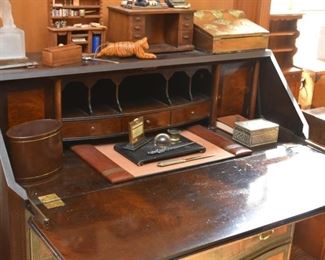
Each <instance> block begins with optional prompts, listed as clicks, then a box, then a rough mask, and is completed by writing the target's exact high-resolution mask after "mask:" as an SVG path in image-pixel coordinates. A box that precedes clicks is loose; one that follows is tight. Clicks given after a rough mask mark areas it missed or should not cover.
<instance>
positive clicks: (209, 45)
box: [193, 9, 269, 53]
mask: <svg viewBox="0 0 325 260" xmlns="http://www.w3.org/2000/svg"><path fill="white" fill-rule="evenodd" d="M193 37H194V38H193V41H194V45H195V46H196V48H198V49H200V50H203V51H207V52H210V53H227V52H236V51H244V50H252V49H265V48H267V47H268V41H269V31H268V30H266V29H265V28H263V27H262V26H260V25H258V24H255V23H254V22H252V21H250V20H249V19H247V18H246V16H245V13H244V12H243V11H241V10H232V9H231V10H200V11H197V12H195V13H194V35H193Z"/></svg>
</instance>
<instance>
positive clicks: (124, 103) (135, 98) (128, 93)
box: [118, 73, 169, 112]
mask: <svg viewBox="0 0 325 260" xmlns="http://www.w3.org/2000/svg"><path fill="white" fill-rule="evenodd" d="M166 88H167V84H166V80H165V78H164V77H163V76H162V75H161V74H160V73H150V74H139V75H131V76H127V77H126V78H124V79H123V80H122V82H121V84H120V85H119V86H118V100H119V102H120V104H121V108H122V112H139V111H146V110H152V109H159V108H163V107H166V106H168V104H169V102H168V97H167V94H166V93H167V91H166Z"/></svg>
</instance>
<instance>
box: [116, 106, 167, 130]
mask: <svg viewBox="0 0 325 260" xmlns="http://www.w3.org/2000/svg"><path fill="white" fill-rule="evenodd" d="M135 118H136V116H127V117H124V118H123V123H122V130H123V132H127V131H128V129H129V122H131V121H132V120H133V119H135ZM143 121H144V129H145V130H147V129H158V128H162V127H167V126H169V124H170V112H169V111H163V112H159V113H154V114H146V115H143Z"/></svg>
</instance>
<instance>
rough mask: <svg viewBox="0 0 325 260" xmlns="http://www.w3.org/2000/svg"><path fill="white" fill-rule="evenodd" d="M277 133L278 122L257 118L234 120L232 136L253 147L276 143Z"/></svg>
mask: <svg viewBox="0 0 325 260" xmlns="http://www.w3.org/2000/svg"><path fill="white" fill-rule="evenodd" d="M278 134H279V125H278V124H275V123H273V122H270V121H267V120H264V119H262V118H259V119H253V120H247V121H241V122H235V128H234V133H233V136H232V138H233V139H234V140H235V141H237V142H239V143H241V144H243V145H246V146H248V147H255V146H260V145H265V144H272V143H276V142H277V141H278Z"/></svg>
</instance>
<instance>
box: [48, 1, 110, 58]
mask: <svg viewBox="0 0 325 260" xmlns="http://www.w3.org/2000/svg"><path fill="white" fill-rule="evenodd" d="M79 3H80V5H72V1H71V2H68V4H66V2H65V1H63V0H56V1H53V0H48V7H49V26H48V30H49V33H50V35H51V37H49V43H48V46H57V45H58V44H70V43H75V44H78V45H81V46H82V52H83V53H93V52H95V50H97V48H98V46H99V45H100V44H101V43H103V42H106V29H107V28H106V26H103V25H101V23H102V11H101V7H102V0H79ZM56 4H60V5H56ZM81 10H83V13H81ZM80 14H82V15H80ZM90 23H97V24H99V25H100V26H99V27H95V26H91V25H90ZM75 24H80V25H81V26H80V27H76V26H74V25H75ZM79 31H87V36H84V37H85V38H86V41H80V42H76V41H74V40H73V39H74V38H75V36H73V33H74V32H79ZM94 32H96V33H94ZM94 35H96V38H94ZM97 37H98V38H97Z"/></svg>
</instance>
